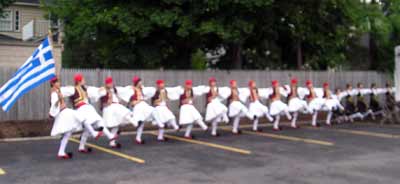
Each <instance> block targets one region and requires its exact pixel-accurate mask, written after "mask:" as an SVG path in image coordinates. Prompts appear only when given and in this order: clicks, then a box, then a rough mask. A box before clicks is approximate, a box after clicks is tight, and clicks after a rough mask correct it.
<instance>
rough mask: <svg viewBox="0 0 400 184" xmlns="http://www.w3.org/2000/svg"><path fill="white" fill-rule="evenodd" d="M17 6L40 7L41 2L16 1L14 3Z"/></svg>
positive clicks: (35, 0)
mask: <svg viewBox="0 0 400 184" xmlns="http://www.w3.org/2000/svg"><path fill="white" fill-rule="evenodd" d="M14 4H16V5H28V6H39V5H40V0H16V1H15V2H14Z"/></svg>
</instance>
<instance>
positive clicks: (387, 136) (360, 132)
mask: <svg viewBox="0 0 400 184" xmlns="http://www.w3.org/2000/svg"><path fill="white" fill-rule="evenodd" d="M327 130H328V129H327ZM329 130H333V131H336V132H342V133H349V134H354V135H364V136H372V137H379V138H386V139H400V135H393V134H385V133H375V132H368V131H361V130H345V129H337V128H334V129H329Z"/></svg>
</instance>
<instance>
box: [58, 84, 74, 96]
mask: <svg viewBox="0 0 400 184" xmlns="http://www.w3.org/2000/svg"><path fill="white" fill-rule="evenodd" d="M60 91H61V94H62V95H63V96H64V97H70V96H72V95H74V93H75V87H74V86H65V87H61V88H60Z"/></svg>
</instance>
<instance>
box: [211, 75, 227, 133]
mask: <svg viewBox="0 0 400 184" xmlns="http://www.w3.org/2000/svg"><path fill="white" fill-rule="evenodd" d="M208 83H209V88H208V92H207V94H206V102H207V106H206V115H205V121H206V122H211V135H212V136H214V137H217V136H219V134H218V132H217V128H218V123H219V122H221V121H222V122H225V123H229V119H228V115H227V113H228V108H227V107H226V106H225V105H224V104H222V103H221V101H220V99H219V91H218V87H217V80H216V79H215V78H214V77H211V78H210V79H209V80H208Z"/></svg>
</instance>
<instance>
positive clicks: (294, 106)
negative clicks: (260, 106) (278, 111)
mask: <svg viewBox="0 0 400 184" xmlns="http://www.w3.org/2000/svg"><path fill="white" fill-rule="evenodd" d="M297 84H298V81H297V79H296V78H293V79H292V80H291V81H290V86H289V87H286V90H288V91H289V94H288V95H287V99H288V108H289V112H290V113H292V121H291V124H290V126H291V127H292V128H299V126H298V125H297V118H298V116H299V112H302V113H309V109H308V105H307V102H306V101H304V100H302V99H300V98H299V95H300V94H304V93H305V89H304V88H299V87H298V86H297Z"/></svg>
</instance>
